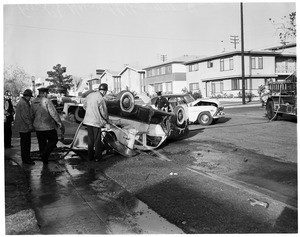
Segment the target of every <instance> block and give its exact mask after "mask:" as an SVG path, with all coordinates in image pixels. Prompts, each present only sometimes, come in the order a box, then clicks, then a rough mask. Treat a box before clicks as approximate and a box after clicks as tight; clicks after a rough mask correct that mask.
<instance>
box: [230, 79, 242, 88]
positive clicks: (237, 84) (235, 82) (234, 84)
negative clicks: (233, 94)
mask: <svg viewBox="0 0 300 237" xmlns="http://www.w3.org/2000/svg"><path fill="white" fill-rule="evenodd" d="M231 89H232V90H240V80H239V79H232V80H231Z"/></svg>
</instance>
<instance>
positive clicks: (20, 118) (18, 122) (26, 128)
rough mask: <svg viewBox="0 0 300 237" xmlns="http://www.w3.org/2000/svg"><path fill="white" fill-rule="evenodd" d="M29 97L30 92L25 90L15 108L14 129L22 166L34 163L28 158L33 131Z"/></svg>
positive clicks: (30, 95)
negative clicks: (17, 135) (18, 139)
mask: <svg viewBox="0 0 300 237" xmlns="http://www.w3.org/2000/svg"><path fill="white" fill-rule="evenodd" d="M31 97H33V95H32V91H31V90H30V89H26V90H25V91H24V93H23V97H21V99H20V100H19V102H18V104H17V106H16V118H15V123H14V128H15V129H16V131H19V134H20V145H21V158H22V162H23V163H24V164H30V165H34V164H35V163H34V162H33V161H32V160H31V158H30V148H31V132H32V131H33V130H34V129H33V124H32V118H31V112H30V99H31Z"/></svg>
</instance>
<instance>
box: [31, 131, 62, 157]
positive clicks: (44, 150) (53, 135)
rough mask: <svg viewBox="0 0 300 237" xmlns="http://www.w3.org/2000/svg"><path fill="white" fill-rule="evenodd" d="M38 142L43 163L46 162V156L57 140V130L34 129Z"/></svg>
mask: <svg viewBox="0 0 300 237" xmlns="http://www.w3.org/2000/svg"><path fill="white" fill-rule="evenodd" d="M36 136H37V139H38V143H39V150H40V154H41V157H42V161H43V162H44V163H48V158H49V156H50V154H51V152H52V151H53V149H54V148H55V147H56V144H57V142H58V136H57V131H56V130H55V129H52V130H47V131H36Z"/></svg>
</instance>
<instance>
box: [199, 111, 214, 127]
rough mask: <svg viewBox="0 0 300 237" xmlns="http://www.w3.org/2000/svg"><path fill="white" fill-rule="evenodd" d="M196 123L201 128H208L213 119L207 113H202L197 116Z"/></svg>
mask: <svg viewBox="0 0 300 237" xmlns="http://www.w3.org/2000/svg"><path fill="white" fill-rule="evenodd" d="M198 122H199V123H200V124H201V125H203V126H208V125H211V124H212V122H213V118H212V116H211V115H210V113H209V112H203V113H201V114H199V115H198Z"/></svg>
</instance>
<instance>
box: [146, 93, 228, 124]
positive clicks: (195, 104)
mask: <svg viewBox="0 0 300 237" xmlns="http://www.w3.org/2000/svg"><path fill="white" fill-rule="evenodd" d="M163 97H165V98H167V100H168V101H169V104H170V105H169V108H168V110H169V112H173V111H174V108H175V107H177V108H178V106H180V107H182V110H179V111H180V112H181V113H185V114H183V115H182V116H183V117H185V116H186V117H187V118H188V120H189V122H190V123H200V124H201V125H204V126H207V125H210V124H212V123H213V122H217V120H218V119H219V118H221V117H224V116H225V113H224V112H223V110H224V107H223V106H221V103H220V101H219V100H218V99H210V98H200V99H196V100H195V99H194V98H193V97H192V96H191V95H190V94H170V95H168V94H167V95H163ZM156 99H157V97H154V98H152V99H151V104H152V105H154V104H155V101H156ZM174 112H178V109H177V111H174Z"/></svg>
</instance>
